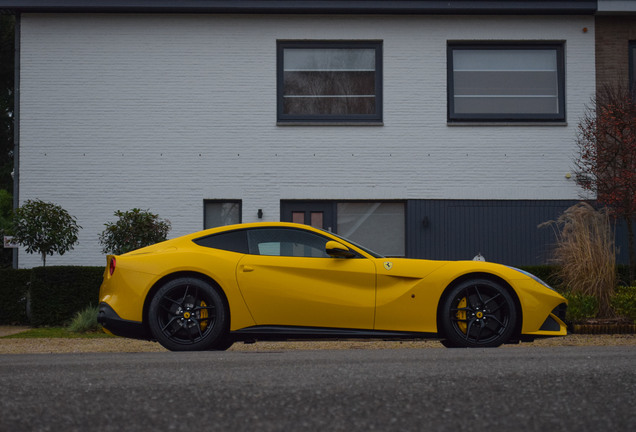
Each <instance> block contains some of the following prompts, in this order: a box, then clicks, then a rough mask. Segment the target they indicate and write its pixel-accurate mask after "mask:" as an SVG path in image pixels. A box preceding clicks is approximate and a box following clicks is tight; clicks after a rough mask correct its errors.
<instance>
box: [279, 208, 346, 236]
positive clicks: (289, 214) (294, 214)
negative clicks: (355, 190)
mask: <svg viewBox="0 0 636 432" xmlns="http://www.w3.org/2000/svg"><path fill="white" fill-rule="evenodd" d="M280 207H281V212H280V215H281V216H280V220H281V222H294V223H300V224H305V225H310V226H312V227H314V228H321V229H325V230H327V231H334V232H335V231H336V203H335V202H332V201H281V203H280Z"/></svg>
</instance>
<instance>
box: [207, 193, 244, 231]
mask: <svg viewBox="0 0 636 432" xmlns="http://www.w3.org/2000/svg"><path fill="white" fill-rule="evenodd" d="M208 203H221V204H223V203H232V204H238V206H239V211H238V212H239V214H238V218H239V220H238V223H242V222H243V200H240V199H204V200H203V211H202V213H203V224H202V225H203V229H204V230H205V229H211V228H218V227H211V228H208V227H206V226H205V219H206V217H205V216H206V214H205V209H206V204H208Z"/></svg>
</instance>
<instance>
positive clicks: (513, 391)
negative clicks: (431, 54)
mask: <svg viewBox="0 0 636 432" xmlns="http://www.w3.org/2000/svg"><path fill="white" fill-rule="evenodd" d="M0 389H1V391H0V401H1V403H0V406H1V407H2V409H1V411H0V431H14V430H30V431H39V430H51V431H72V430H78V431H79V430H82V431H87V430H91V431H93V430H107V431H122V430H123V431H142V430H143V431H149V430H178V431H181V432H186V431H207V430H214V429H216V430H227V431H244V430H259V431H318V430H329V431H331V430H338V431H342V430H346V431H348V432H350V431H371V430H380V431H389V430H396V431H397V430H399V431H424V430H429V431H446V430H447V431H454V432H457V431H475V432H477V431H486V430H488V431H513V430H521V431H525V430H530V431H542V432H543V431H548V430H561V431H563V430H565V431H595V432H596V431H599V430H600V431H604V430H633V426H634V424H635V423H636V347H633V346H627V347H551V348H506V349H484V350H466V349H395V350H339V351H326V350H325V351H281V352H203V353H169V352H165V353H164V352H159V353H129V354H112V353H107V354H56V355H45V354H35V355H3V356H0Z"/></svg>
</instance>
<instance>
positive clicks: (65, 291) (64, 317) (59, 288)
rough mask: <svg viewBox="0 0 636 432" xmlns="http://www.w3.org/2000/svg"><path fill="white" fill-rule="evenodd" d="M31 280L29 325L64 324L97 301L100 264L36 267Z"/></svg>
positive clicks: (100, 273) (100, 277)
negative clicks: (94, 265)
mask: <svg viewBox="0 0 636 432" xmlns="http://www.w3.org/2000/svg"><path fill="white" fill-rule="evenodd" d="M31 271H32V275H33V277H32V280H31V287H30V293H31V324H32V325H34V326H44V325H47V326H56V325H66V324H68V322H69V321H70V320H71V319H72V318H73V316H74V315H75V313H76V312H78V311H81V310H82V309H85V308H86V307H88V306H89V305H91V304H96V303H97V302H98V301H99V287H100V285H101V283H102V275H103V273H104V268H103V267H66V266H51V267H36V268H34V269H32V270H31Z"/></svg>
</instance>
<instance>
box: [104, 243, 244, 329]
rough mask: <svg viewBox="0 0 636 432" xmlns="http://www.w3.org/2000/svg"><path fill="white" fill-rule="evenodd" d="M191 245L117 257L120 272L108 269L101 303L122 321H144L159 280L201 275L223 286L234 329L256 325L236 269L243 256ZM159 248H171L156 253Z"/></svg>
mask: <svg viewBox="0 0 636 432" xmlns="http://www.w3.org/2000/svg"><path fill="white" fill-rule="evenodd" d="M168 243H169V244H168ZM191 244H192V242H191V241H189V240H185V239H183V238H179V239H175V240H170V241H168V242H164V243H160V244H158V245H154V246H150V247H149V248H144V249H140V250H139V251H137V252H130V253H128V254H124V255H119V256H117V257H115V258H116V260H117V261H116V262H117V264H116V269H117V271H115V272H114V273H113V275H112V276H111V275H110V274H109V270H108V266H107V267H106V270H105V272H104V282H103V283H102V286H101V289H100V301H101V302H105V303H108V304H109V305H110V306H111V307H112V308H113V309H114V311H115V312H116V313H117V314H118V315H119V316H120V318H122V319H124V320H129V321H138V322H141V321H142V320H143V316H142V314H143V311H144V306H145V304H146V301H147V300H148V294H149V292H150V290H151V289H152V288H153V287H155V286H156V284H157V283H158V282H159V281H161V280H162V279H164V278H165V277H169V276H170V275H174V274H177V273H189V274H199V275H203V276H206V277H208V278H210V279H211V280H213V281H215V282H216V283H217V284H219V286H221V287H222V289H223V293H224V295H225V297H226V298H227V301H228V304H229V307H230V310H231V330H235V329H238V328H243V327H248V326H251V325H254V324H255V323H254V320H253V319H252V316H251V315H250V313H249V310H248V309H247V307H246V306H245V302H244V300H243V297H242V295H241V293H240V291H239V289H238V285H237V284H236V279H235V271H234V269H235V268H236V264H237V263H238V261H239V260H240V258H241V257H242V255H241V254H237V253H234V252H226V251H215V253H214V255H213V256H210V255H209V254H207V253H201V252H200V251H199V252H197V251H196V250H193V247H192V245H193V244H192V245H191ZM159 245H164V246H169V247H162V248H157V249H156V250H153V248H155V246H159ZM195 246H196V245H195ZM204 252H205V251H204ZM109 259H112V256H109ZM123 293H125V295H123Z"/></svg>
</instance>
